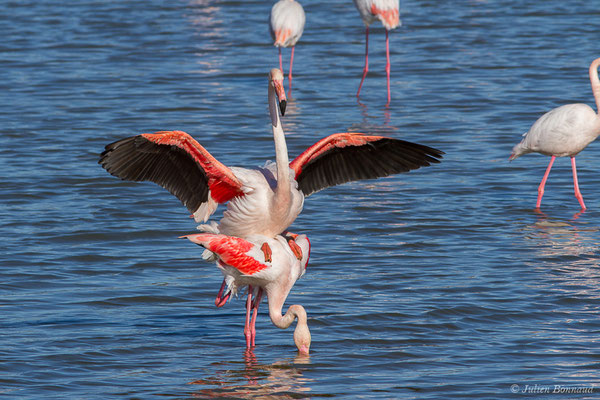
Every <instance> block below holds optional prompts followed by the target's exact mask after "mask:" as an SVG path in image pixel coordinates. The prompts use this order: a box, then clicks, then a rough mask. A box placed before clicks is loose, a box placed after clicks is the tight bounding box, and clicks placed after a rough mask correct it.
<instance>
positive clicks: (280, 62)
mask: <svg viewBox="0 0 600 400" xmlns="http://www.w3.org/2000/svg"><path fill="white" fill-rule="evenodd" d="M277 50H279V69H280V70H281V73H282V74H283V62H282V61H281V47H278V48H277Z"/></svg>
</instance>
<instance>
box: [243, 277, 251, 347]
mask: <svg viewBox="0 0 600 400" xmlns="http://www.w3.org/2000/svg"><path fill="white" fill-rule="evenodd" d="M251 311H252V286H248V299H247V300H246V325H244V336H246V347H247V348H250V347H251V342H252V331H251V329H250V312H251Z"/></svg>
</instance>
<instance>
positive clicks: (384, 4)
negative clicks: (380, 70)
mask: <svg viewBox="0 0 600 400" xmlns="http://www.w3.org/2000/svg"><path fill="white" fill-rule="evenodd" d="M354 5H355V6H356V8H357V9H358V12H359V13H360V16H361V17H362V20H363V22H364V23H365V26H366V30H365V67H364V69H363V76H362V79H361V81H360V85H358V92H356V97H359V96H360V89H361V88H362V85H363V82H364V80H365V77H366V76H367V72H369V25H371V24H372V23H373V22H375V20H380V21H381V23H382V24H383V26H384V28H385V54H386V60H387V62H386V64H385V72H386V74H387V104H388V105H389V104H390V100H391V99H392V97H391V94H390V70H391V67H390V38H389V31H390V30H392V29H396V28H397V27H398V26H399V25H400V1H399V0H354Z"/></svg>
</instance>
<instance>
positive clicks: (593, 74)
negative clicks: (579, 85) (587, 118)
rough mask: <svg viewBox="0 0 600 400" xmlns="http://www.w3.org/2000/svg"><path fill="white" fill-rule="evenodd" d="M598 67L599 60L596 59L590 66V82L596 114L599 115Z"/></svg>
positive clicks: (599, 64) (599, 82) (599, 86)
mask: <svg viewBox="0 0 600 400" xmlns="http://www.w3.org/2000/svg"><path fill="white" fill-rule="evenodd" d="M599 66H600V58H596V59H595V60H594V61H592V64H591V65H590V82H591V84H592V93H594V99H595V100H596V112H597V113H598V115H600V80H599V79H598V67H599Z"/></svg>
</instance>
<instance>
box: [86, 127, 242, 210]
mask: <svg viewBox="0 0 600 400" xmlns="http://www.w3.org/2000/svg"><path fill="white" fill-rule="evenodd" d="M98 163H99V164H100V165H102V168H104V169H106V170H107V171H108V172H109V173H111V174H112V175H114V176H116V177H119V178H121V179H125V180H130V181H152V182H154V183H157V184H159V185H160V186H162V187H163V188H165V189H167V190H168V191H169V192H171V193H172V194H173V195H174V196H176V197H177V198H178V199H179V200H180V201H181V202H182V203H183V205H184V206H186V207H187V209H188V210H190V212H192V213H193V214H194V217H195V218H196V220H197V221H200V220H203V221H206V220H207V219H208V217H209V216H210V215H211V214H212V213H213V212H214V210H215V209H216V206H217V203H225V202H227V201H228V200H230V199H231V198H233V197H235V196H240V195H243V192H242V189H241V183H240V181H239V180H238V179H237V178H236V176H235V175H234V174H233V172H232V171H231V170H230V169H229V168H227V167H226V166H225V165H223V164H221V163H220V162H219V161H217V160H216V159H215V158H214V157H213V156H212V155H210V153H209V152H208V151H207V150H206V149H205V148H204V147H202V146H201V145H200V144H199V143H198V142H197V141H196V140H194V138H192V137H191V136H190V135H188V134H187V133H185V132H182V131H162V132H157V133H153V134H150V133H145V134H142V135H137V136H132V137H128V138H125V139H121V140H118V141H116V142H114V143H111V144H109V145H107V146H106V148H105V150H104V152H103V153H102V154H101V156H100V161H99V162H98Z"/></svg>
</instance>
